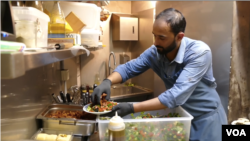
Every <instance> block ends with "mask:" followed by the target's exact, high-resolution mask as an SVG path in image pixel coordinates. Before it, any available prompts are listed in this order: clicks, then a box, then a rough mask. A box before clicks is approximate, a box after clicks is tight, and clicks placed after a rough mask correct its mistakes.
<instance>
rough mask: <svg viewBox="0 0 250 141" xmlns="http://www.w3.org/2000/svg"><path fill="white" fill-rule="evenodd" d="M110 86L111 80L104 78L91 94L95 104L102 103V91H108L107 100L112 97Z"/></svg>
mask: <svg viewBox="0 0 250 141" xmlns="http://www.w3.org/2000/svg"><path fill="white" fill-rule="evenodd" d="M110 87H111V81H110V80H109V79H104V80H103V81H102V83H101V84H100V85H99V86H97V87H96V88H95V90H94V92H93V93H92V94H91V101H92V104H93V105H100V99H101V95H102V93H106V94H107V96H106V100H109V99H110Z"/></svg>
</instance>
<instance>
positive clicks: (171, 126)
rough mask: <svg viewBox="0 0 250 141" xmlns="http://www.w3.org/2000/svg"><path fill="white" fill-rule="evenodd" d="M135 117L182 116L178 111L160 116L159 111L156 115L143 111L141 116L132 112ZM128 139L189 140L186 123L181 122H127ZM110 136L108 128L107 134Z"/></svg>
mask: <svg viewBox="0 0 250 141" xmlns="http://www.w3.org/2000/svg"><path fill="white" fill-rule="evenodd" d="M131 117H132V118H133V119H144V118H158V117H164V118H168V117H180V115H179V114H178V113H169V114H168V115H163V116H160V115H159V114H158V113H157V114H156V116H154V115H151V114H150V113H144V112H141V113H140V115H139V116H137V117H135V116H134V114H131ZM125 126H126V130H125V135H126V141H187V140H186V139H185V137H186V131H185V129H184V124H183V123H181V122H177V121H175V122H172V121H171V122H165V121H163V122H161V121H152V122H125ZM105 137H106V139H107V138H108V130H107V131H106V134H105Z"/></svg>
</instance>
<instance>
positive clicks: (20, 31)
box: [12, 6, 50, 48]
mask: <svg viewBox="0 0 250 141" xmlns="http://www.w3.org/2000/svg"><path fill="white" fill-rule="evenodd" d="M12 9H13V17H14V20H15V29H16V37H17V41H19V42H23V43H24V44H25V45H26V47H27V48H36V47H47V46H48V22H49V21H50V18H49V16H48V15H46V14H45V13H43V12H42V11H40V10H38V9H36V8H33V7H15V6H13V7H12Z"/></svg>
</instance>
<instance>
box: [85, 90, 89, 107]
mask: <svg viewBox="0 0 250 141" xmlns="http://www.w3.org/2000/svg"><path fill="white" fill-rule="evenodd" d="M85 99H86V104H89V92H86V93H85Z"/></svg>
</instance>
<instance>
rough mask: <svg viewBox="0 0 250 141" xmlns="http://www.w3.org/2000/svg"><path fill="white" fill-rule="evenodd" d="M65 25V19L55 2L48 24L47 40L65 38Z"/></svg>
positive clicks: (57, 2)
mask: <svg viewBox="0 0 250 141" xmlns="http://www.w3.org/2000/svg"><path fill="white" fill-rule="evenodd" d="M65 24H66V21H65V17H64V14H63V11H62V10H61V7H60V4H59V1H55V2H54V6H53V9H52V11H51V14H50V22H49V24H48V34H49V36H48V38H65Z"/></svg>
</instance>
